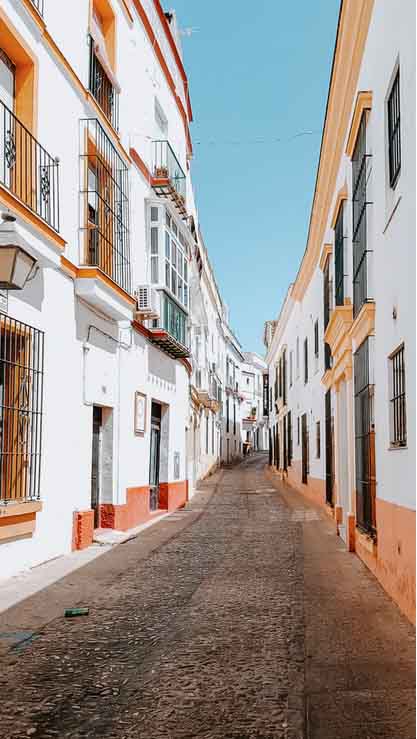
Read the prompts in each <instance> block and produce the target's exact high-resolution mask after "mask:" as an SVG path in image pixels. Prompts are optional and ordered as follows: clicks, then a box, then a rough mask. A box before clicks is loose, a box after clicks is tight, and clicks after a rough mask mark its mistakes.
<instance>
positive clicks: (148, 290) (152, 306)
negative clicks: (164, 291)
mask: <svg viewBox="0 0 417 739" xmlns="http://www.w3.org/2000/svg"><path fill="white" fill-rule="evenodd" d="M135 298H136V303H137V313H138V314H139V315H140V317H141V318H144V319H146V320H148V319H155V318H159V300H158V295H157V292H156V290H155V288H154V287H152V286H151V285H138V287H137V288H136V290H135Z"/></svg>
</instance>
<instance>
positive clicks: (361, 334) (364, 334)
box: [350, 303, 375, 351]
mask: <svg viewBox="0 0 417 739" xmlns="http://www.w3.org/2000/svg"><path fill="white" fill-rule="evenodd" d="M374 333H375V303H364V304H363V306H362V308H361V309H360V311H359V313H358V315H357V316H356V318H355V320H354V321H353V323H352V325H351V327H350V337H351V339H352V342H353V343H354V345H355V349H354V351H356V349H357V348H358V346H360V345H361V344H363V342H364V341H365V339H367V338H368V336H373V335H374Z"/></svg>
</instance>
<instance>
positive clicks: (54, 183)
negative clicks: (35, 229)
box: [0, 100, 59, 232]
mask: <svg viewBox="0 0 417 739" xmlns="http://www.w3.org/2000/svg"><path fill="white" fill-rule="evenodd" d="M58 174H59V166H58V159H54V158H53V157H52V156H51V155H50V154H48V152H47V151H46V150H45V149H44V148H43V147H42V146H41V145H40V144H39V142H38V141H37V140H36V139H35V138H34V137H33V136H32V134H31V133H30V131H28V129H27V128H26V127H25V126H24V125H23V123H21V122H20V121H19V119H18V118H16V116H15V115H14V113H12V111H11V110H9V108H8V107H7V106H6V105H5V104H4V103H3V102H2V101H1V100H0V184H1V185H3V186H4V187H5V188H7V189H8V190H9V191H10V192H11V193H12V194H13V195H14V196H15V197H16V198H17V199H18V200H20V201H21V202H22V203H24V205H25V206H26V207H27V208H29V210H31V211H32V212H33V213H36V215H37V216H39V218H41V219H42V220H43V221H45V222H46V223H47V224H48V225H49V226H51V228H53V229H54V231H57V232H58V231H59V182H58V181H59V177H58Z"/></svg>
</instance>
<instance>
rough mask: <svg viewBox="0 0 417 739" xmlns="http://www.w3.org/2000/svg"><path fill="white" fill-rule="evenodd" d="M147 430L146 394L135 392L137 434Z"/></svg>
mask: <svg viewBox="0 0 417 739" xmlns="http://www.w3.org/2000/svg"><path fill="white" fill-rule="evenodd" d="M145 430H146V395H144V394H143V393H140V392H138V391H136V392H135V434H136V435H137V436H139V435H142V434H144V433H145Z"/></svg>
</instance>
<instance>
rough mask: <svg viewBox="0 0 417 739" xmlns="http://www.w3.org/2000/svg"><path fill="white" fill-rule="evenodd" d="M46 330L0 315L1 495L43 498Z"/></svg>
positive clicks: (19, 498)
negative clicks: (42, 458) (42, 449)
mask: <svg viewBox="0 0 417 739" xmlns="http://www.w3.org/2000/svg"><path fill="white" fill-rule="evenodd" d="M43 342H44V335H43V332H42V331H38V330H37V329H35V328H32V327H31V326H28V325H26V324H24V323H21V322H20V321H16V320H15V319H13V318H10V317H9V316H5V315H0V449H1V451H0V500H1V501H19V502H22V501H26V500H35V499H39V497H40V470H41V439H42V410H43Z"/></svg>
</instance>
